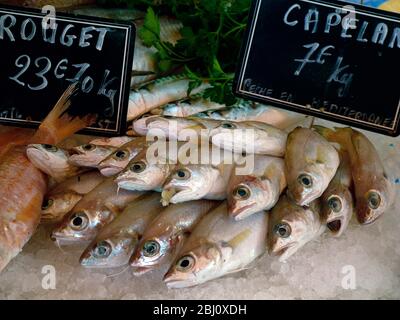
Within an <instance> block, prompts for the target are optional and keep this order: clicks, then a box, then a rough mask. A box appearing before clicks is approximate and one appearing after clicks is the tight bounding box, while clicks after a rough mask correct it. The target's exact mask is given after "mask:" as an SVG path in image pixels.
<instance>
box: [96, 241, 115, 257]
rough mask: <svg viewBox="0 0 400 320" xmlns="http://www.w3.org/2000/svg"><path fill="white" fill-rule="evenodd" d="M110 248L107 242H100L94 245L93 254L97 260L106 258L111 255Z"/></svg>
mask: <svg viewBox="0 0 400 320" xmlns="http://www.w3.org/2000/svg"><path fill="white" fill-rule="evenodd" d="M111 251H112V248H111V245H110V244H109V243H108V242H107V241H100V242H99V243H97V244H96V247H95V248H94V250H93V254H94V256H95V257H97V258H107V257H108V256H109V255H110V254H111Z"/></svg>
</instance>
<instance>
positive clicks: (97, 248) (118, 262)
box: [79, 233, 138, 268]
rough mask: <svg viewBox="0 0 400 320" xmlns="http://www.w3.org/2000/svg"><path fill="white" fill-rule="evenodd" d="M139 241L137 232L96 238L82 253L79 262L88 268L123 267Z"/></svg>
mask: <svg viewBox="0 0 400 320" xmlns="http://www.w3.org/2000/svg"><path fill="white" fill-rule="evenodd" d="M137 242H138V237H137V235H136V234H134V235H129V234H124V233H121V234H114V235H112V236H109V237H105V238H101V239H96V240H94V241H93V242H92V243H91V244H90V245H89V246H88V247H87V248H86V250H85V251H84V252H83V253H82V255H81V257H80V259H79V262H80V263H81V265H82V266H84V267H87V268H101V267H106V268H113V267H121V266H124V265H126V264H127V263H128V262H129V258H130V256H131V255H132V253H133V251H134V250H135V247H136V245H137Z"/></svg>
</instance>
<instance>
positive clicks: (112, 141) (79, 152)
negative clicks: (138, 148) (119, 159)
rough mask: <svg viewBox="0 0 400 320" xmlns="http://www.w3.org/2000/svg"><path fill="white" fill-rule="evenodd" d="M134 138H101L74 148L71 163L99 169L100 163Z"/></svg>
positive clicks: (70, 158)
mask: <svg viewBox="0 0 400 320" xmlns="http://www.w3.org/2000/svg"><path fill="white" fill-rule="evenodd" d="M132 140H133V138H132V137H126V136H122V137H113V138H99V139H95V140H92V141H90V142H89V143H87V144H83V145H80V146H77V147H74V148H72V150H73V152H75V153H76V154H73V155H71V156H70V157H69V159H68V161H69V163H71V164H73V165H75V166H80V167H89V168H97V167H98V165H99V163H100V162H101V161H103V160H104V159H105V158H107V157H108V156H109V155H110V154H112V153H113V152H114V151H115V150H116V149H117V148H118V147H120V146H122V145H124V144H126V143H128V142H130V141H132Z"/></svg>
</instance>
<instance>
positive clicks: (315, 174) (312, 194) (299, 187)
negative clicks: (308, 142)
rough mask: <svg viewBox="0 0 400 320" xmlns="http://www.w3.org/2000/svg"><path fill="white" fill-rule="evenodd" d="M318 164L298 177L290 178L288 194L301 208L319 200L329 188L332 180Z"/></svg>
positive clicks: (308, 168)
mask: <svg viewBox="0 0 400 320" xmlns="http://www.w3.org/2000/svg"><path fill="white" fill-rule="evenodd" d="M323 170H324V169H323V168H322V167H321V166H319V165H318V164H311V165H308V166H306V167H305V168H304V170H301V172H300V173H299V174H298V175H297V176H292V177H288V194H289V196H290V197H291V198H292V199H293V200H294V201H295V202H296V204H298V205H299V206H304V205H307V204H309V203H310V202H311V201H313V200H315V199H317V198H319V197H320V196H321V195H322V193H323V192H324V191H325V189H326V188H327V186H328V184H329V182H330V178H331V177H328V176H327V175H326V174H324V172H323Z"/></svg>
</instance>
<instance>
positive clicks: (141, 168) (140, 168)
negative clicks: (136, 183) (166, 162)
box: [129, 161, 146, 173]
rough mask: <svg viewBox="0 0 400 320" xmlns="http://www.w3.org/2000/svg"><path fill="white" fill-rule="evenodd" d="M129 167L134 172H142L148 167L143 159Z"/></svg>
mask: <svg viewBox="0 0 400 320" xmlns="http://www.w3.org/2000/svg"><path fill="white" fill-rule="evenodd" d="M129 169H130V170H131V171H132V172H135V173H140V172H143V171H144V170H145V169H146V164H145V163H144V162H143V161H138V162H134V163H133V164H132V165H131V166H130V167H129Z"/></svg>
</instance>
